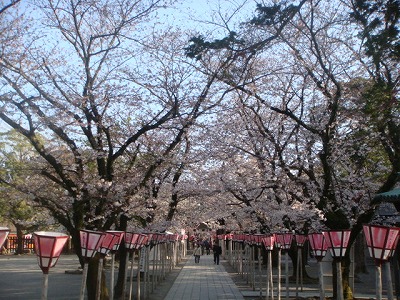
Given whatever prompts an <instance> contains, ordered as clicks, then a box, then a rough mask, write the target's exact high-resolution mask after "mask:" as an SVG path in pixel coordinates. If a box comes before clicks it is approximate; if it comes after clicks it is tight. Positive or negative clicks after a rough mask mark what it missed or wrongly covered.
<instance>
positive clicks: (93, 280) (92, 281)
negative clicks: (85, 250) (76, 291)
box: [86, 255, 109, 300]
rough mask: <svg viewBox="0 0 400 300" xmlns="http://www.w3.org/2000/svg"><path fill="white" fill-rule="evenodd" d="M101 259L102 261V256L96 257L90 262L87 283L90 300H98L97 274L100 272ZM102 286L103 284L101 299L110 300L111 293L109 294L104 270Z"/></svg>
mask: <svg viewBox="0 0 400 300" xmlns="http://www.w3.org/2000/svg"><path fill="white" fill-rule="evenodd" d="M99 259H100V256H99V255H96V256H95V257H94V258H92V259H91V260H90V262H89V266H88V274H87V281H86V290H87V296H88V300H96V291H97V273H98V270H99ZM100 284H101V289H100V291H101V294H100V299H101V300H109V292H108V289H107V285H106V276H105V272H104V268H103V270H102V275H101V282H100Z"/></svg>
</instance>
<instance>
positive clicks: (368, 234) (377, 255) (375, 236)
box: [363, 224, 400, 300]
mask: <svg viewBox="0 0 400 300" xmlns="http://www.w3.org/2000/svg"><path fill="white" fill-rule="evenodd" d="M363 231H364V236H365V241H366V243H367V247H368V251H369V254H370V256H371V257H372V258H373V259H374V261H375V274H376V277H375V286H376V299H378V300H381V299H382V264H383V263H387V265H386V268H387V269H386V270H387V277H388V282H387V283H388V284H390V287H388V299H393V287H392V286H391V285H392V279H391V273H390V265H389V263H388V260H389V258H390V257H391V256H392V255H393V253H394V250H395V249H396V246H397V242H398V239H399V234H400V228H397V227H387V226H381V225H373V224H365V225H363Z"/></svg>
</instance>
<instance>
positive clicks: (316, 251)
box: [308, 233, 328, 300]
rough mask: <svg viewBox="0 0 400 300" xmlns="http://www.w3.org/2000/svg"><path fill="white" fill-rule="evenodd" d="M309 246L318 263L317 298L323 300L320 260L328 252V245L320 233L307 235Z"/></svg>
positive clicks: (322, 277)
mask: <svg viewBox="0 0 400 300" xmlns="http://www.w3.org/2000/svg"><path fill="white" fill-rule="evenodd" d="M308 240H309V241H310V246H311V249H312V252H313V255H314V257H315V258H316V259H317V261H318V283H319V298H320V300H324V299H325V290H324V274H323V268H322V259H323V258H324V257H325V255H326V252H327V250H328V243H327V241H326V239H325V236H324V235H323V234H322V233H312V234H309V235H308Z"/></svg>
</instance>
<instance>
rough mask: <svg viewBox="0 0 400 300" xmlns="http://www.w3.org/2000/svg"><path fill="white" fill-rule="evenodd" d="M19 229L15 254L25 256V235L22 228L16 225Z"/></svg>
mask: <svg viewBox="0 0 400 300" xmlns="http://www.w3.org/2000/svg"><path fill="white" fill-rule="evenodd" d="M14 226H15V228H16V229H17V249H15V254H24V233H23V232H22V227H21V226H19V225H16V224H14Z"/></svg>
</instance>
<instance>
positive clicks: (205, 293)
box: [164, 255, 244, 300]
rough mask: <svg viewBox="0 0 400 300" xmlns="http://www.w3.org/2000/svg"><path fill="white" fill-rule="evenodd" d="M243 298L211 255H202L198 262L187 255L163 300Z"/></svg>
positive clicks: (232, 299) (227, 299)
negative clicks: (187, 257) (186, 259)
mask: <svg viewBox="0 0 400 300" xmlns="http://www.w3.org/2000/svg"><path fill="white" fill-rule="evenodd" d="M176 299H190V300H216V299H218V300H220V299H225V300H235V299H241V300H243V299H244V298H243V296H242V294H241V293H240V291H239V289H238V287H237V286H236V285H235V284H234V282H233V281H232V279H231V277H230V276H229V274H228V273H227V272H226V271H225V268H224V267H223V266H222V265H221V263H220V264H219V265H215V264H214V262H213V255H203V256H201V257H200V263H198V264H196V263H195V262H194V256H191V257H189V259H188V261H187V262H186V264H185V266H184V267H183V269H182V270H181V272H180V273H179V275H178V277H177V278H176V280H175V282H174V284H173V286H172V287H171V289H170V290H169V292H168V295H167V296H166V297H165V299H164V300H176Z"/></svg>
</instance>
